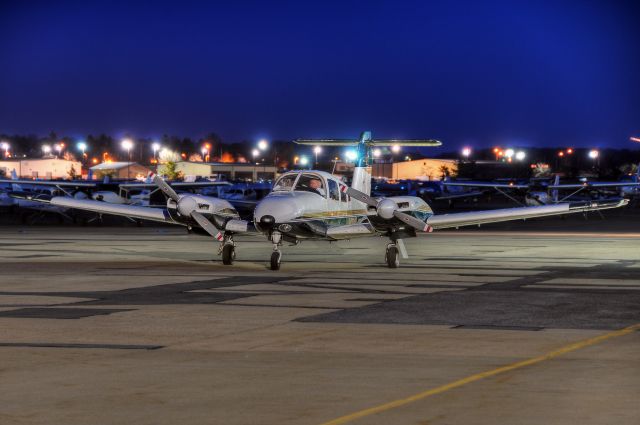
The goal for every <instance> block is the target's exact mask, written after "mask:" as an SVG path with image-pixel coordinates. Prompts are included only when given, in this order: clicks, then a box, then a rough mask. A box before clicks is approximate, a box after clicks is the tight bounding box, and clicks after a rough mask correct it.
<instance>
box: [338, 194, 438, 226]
mask: <svg viewBox="0 0 640 425" xmlns="http://www.w3.org/2000/svg"><path fill="white" fill-rule="evenodd" d="M342 191H343V192H346V193H347V195H349V196H351V197H352V198H354V199H357V200H358V201H360V202H363V203H365V204H367V205H369V206H370V207H373V208H375V209H376V212H377V214H378V215H379V216H380V217H381V218H383V219H385V220H390V219H391V218H393V217H395V218H397V219H398V220H400V221H402V222H403V223H405V224H408V225H409V226H411V227H413V228H414V229H416V230H418V231H420V232H430V231H431V226H429V225H428V224H427V223H425V222H424V221H422V220H420V219H419V218H416V217H414V216H412V215H409V214H407V213H403V212H401V211H398V205H397V204H396V203H395V202H393V201H392V200H391V199H388V198H382V199H380V200H376V199H375V198H372V197H371V196H369V195H367V194H366V193H364V192H360V191H359V190H356V189H354V188H352V187H349V186H343V187H342Z"/></svg>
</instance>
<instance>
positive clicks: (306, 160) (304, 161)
mask: <svg viewBox="0 0 640 425" xmlns="http://www.w3.org/2000/svg"><path fill="white" fill-rule="evenodd" d="M308 164H309V158H307V157H306V156H301V157H300V165H302V166H303V167H306V166H307V165H308Z"/></svg>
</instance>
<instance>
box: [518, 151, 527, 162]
mask: <svg viewBox="0 0 640 425" xmlns="http://www.w3.org/2000/svg"><path fill="white" fill-rule="evenodd" d="M526 156H527V154H526V153H524V152H523V151H518V152H516V159H517V160H518V161H522V160H523V159H524V158H525V157H526Z"/></svg>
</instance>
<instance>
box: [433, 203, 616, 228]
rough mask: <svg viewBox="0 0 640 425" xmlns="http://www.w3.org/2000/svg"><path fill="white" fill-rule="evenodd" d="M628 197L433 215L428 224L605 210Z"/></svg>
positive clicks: (464, 223) (451, 224)
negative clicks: (613, 199)
mask: <svg viewBox="0 0 640 425" xmlns="http://www.w3.org/2000/svg"><path fill="white" fill-rule="evenodd" d="M628 203H629V201H628V200H627V199H621V200H615V201H602V202H589V203H562V204H553V205H544V206H540V207H520V208H504V209H497V210H487V211H472V212H463V213H454V214H442V215H433V216H431V217H429V218H428V219H427V224H428V225H429V226H431V227H432V228H433V229H434V230H438V229H447V228H451V227H463V226H473V225H480V224H487V223H497V222H501V221H510V220H526V219H528V218H535V217H548V216H552V215H562V214H572V213H579V212H587V211H595V210H605V209H610V208H618V207H622V206H624V205H627V204H628Z"/></svg>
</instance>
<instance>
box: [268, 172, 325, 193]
mask: <svg viewBox="0 0 640 425" xmlns="http://www.w3.org/2000/svg"><path fill="white" fill-rule="evenodd" d="M298 176H300V178H298ZM296 179H297V180H298V182H297V183H296ZM294 183H295V187H294ZM291 190H296V191H305V192H312V193H316V194H318V195H320V196H323V197H326V193H327V191H326V188H325V182H324V180H323V179H322V177H320V176H319V175H317V174H310V173H304V174H301V175H300V174H288V175H284V176H282V177H280V178H279V179H278V180H277V181H276V183H275V185H274V186H273V191H274V192H288V191H291Z"/></svg>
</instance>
